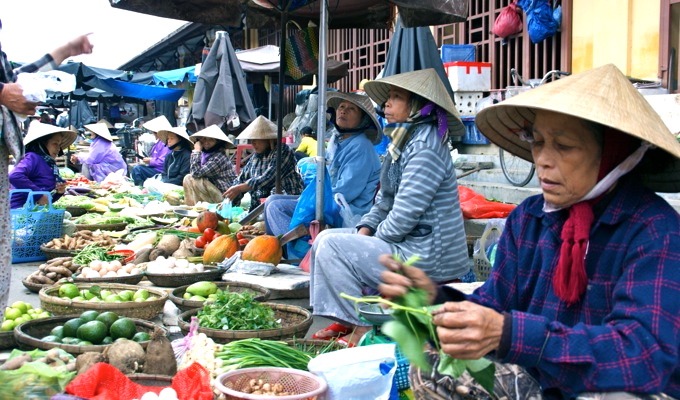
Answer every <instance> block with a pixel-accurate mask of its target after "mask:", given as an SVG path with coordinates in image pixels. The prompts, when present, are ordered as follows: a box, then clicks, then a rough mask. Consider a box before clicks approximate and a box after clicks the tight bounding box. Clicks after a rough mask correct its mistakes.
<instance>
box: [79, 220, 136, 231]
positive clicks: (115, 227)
mask: <svg viewBox="0 0 680 400" xmlns="http://www.w3.org/2000/svg"><path fill="white" fill-rule="evenodd" d="M126 226H127V222H120V223H117V224H96V225H86V224H76V230H77V231H85V230H87V231H96V230H102V231H123V230H125V227H126Z"/></svg>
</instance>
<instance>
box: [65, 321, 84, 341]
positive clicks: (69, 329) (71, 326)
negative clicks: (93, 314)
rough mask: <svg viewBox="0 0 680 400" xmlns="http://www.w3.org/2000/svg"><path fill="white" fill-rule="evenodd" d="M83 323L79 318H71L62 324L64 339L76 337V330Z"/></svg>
mask: <svg viewBox="0 0 680 400" xmlns="http://www.w3.org/2000/svg"><path fill="white" fill-rule="evenodd" d="M84 323H85V321H83V320H82V319H80V318H71V319H69V320H68V321H66V322H64V337H76V332H77V331H78V328H79V327H80V325H82V324H84Z"/></svg>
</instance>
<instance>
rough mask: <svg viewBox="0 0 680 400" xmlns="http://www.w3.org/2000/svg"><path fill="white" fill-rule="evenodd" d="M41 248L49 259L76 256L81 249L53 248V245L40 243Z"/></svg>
mask: <svg viewBox="0 0 680 400" xmlns="http://www.w3.org/2000/svg"><path fill="white" fill-rule="evenodd" d="M40 250H41V251H42V252H43V253H44V254H45V257H47V259H48V260H51V259H53V258H57V257H75V255H76V254H78V251H79V250H62V249H53V248H51V247H47V246H45V245H44V244H41V245H40Z"/></svg>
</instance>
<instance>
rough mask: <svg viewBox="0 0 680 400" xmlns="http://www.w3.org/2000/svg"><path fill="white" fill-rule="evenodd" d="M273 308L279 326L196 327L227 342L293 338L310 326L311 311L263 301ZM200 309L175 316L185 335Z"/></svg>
mask: <svg viewBox="0 0 680 400" xmlns="http://www.w3.org/2000/svg"><path fill="white" fill-rule="evenodd" d="M263 304H264V305H267V306H269V307H271V308H273V309H274V314H275V318H276V319H277V320H279V319H280V320H281V328H278V329H261V330H242V331H234V330H221V329H211V328H202V327H200V326H199V327H198V332H199V333H200V332H203V333H205V335H206V336H208V337H209V338H211V339H212V340H214V341H215V342H216V343H229V342H233V341H235V340H241V339H250V338H260V339H267V340H281V339H293V338H296V337H304V336H305V335H306V334H307V331H308V330H309V327H310V326H312V313H311V312H309V311H308V310H305V309H304V308H302V307H298V306H293V305H288V304H280V303H263ZM199 311H200V309H193V310H187V311H184V312H183V313H181V314H179V316H178V317H177V325H179V328H180V329H181V330H182V333H183V334H184V335H185V336H186V335H187V334H188V333H189V325H190V323H191V317H192V316H195V315H196V314H198V312H199Z"/></svg>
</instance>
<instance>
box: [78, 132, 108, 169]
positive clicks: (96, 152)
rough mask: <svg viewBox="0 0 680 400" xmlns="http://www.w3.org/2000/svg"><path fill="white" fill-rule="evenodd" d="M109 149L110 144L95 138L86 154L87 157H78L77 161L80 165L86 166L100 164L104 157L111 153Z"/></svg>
mask: <svg viewBox="0 0 680 400" xmlns="http://www.w3.org/2000/svg"><path fill="white" fill-rule="evenodd" d="M111 149H112V147H111V142H109V141H108V140H106V139H103V138H101V137H99V136H97V137H95V138H94V140H93V141H92V143H90V151H89V152H88V153H87V156H78V161H80V163H81V164H87V165H95V164H101V163H102V162H103V161H104V158H106V155H107V154H108V153H109V152H110V151H112V150H111Z"/></svg>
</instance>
